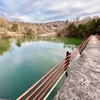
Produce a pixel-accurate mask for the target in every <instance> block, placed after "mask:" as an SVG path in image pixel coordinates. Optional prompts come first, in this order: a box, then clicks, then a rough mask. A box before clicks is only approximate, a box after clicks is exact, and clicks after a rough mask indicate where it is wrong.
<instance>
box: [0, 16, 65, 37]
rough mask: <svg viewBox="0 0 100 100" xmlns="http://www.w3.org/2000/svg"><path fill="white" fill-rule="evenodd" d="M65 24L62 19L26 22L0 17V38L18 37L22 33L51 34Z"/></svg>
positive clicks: (54, 33)
mask: <svg viewBox="0 0 100 100" xmlns="http://www.w3.org/2000/svg"><path fill="white" fill-rule="evenodd" d="M65 26H66V23H65V22H64V21H56V22H48V23H27V22H16V21H14V22H12V21H8V20H6V19H4V18H1V17H0V38H4V37H18V36H23V35H24V34H44V33H45V34H51V35H56V32H58V31H59V30H61V29H63V28H64V27H65Z"/></svg>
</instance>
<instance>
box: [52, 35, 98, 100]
mask: <svg viewBox="0 0 100 100" xmlns="http://www.w3.org/2000/svg"><path fill="white" fill-rule="evenodd" d="M54 100H100V41H99V40H98V39H97V38H96V37H95V36H93V37H92V38H91V40H90V41H89V43H88V45H87V46H86V48H85V49H84V51H83V52H82V54H81V56H80V58H79V60H78V62H77V63H76V65H75V67H74V68H73V69H72V71H71V72H70V74H69V76H68V78H67V79H66V80H65V82H64V84H63V85H62V87H61V88H60V90H59V91H58V93H57V95H56V96H55V98H54Z"/></svg>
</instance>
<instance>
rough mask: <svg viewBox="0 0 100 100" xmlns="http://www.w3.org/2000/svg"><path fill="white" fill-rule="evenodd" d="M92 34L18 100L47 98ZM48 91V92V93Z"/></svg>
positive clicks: (42, 99)
mask: <svg viewBox="0 0 100 100" xmlns="http://www.w3.org/2000/svg"><path fill="white" fill-rule="evenodd" d="M91 37H92V36H90V37H89V38H87V39H86V40H85V41H84V42H82V43H81V44H80V45H79V46H78V47H77V49H75V50H73V51H72V53H69V52H67V53H66V57H65V59H63V60H62V61H61V62H59V63H58V64H57V65H56V66H55V67H53V68H52V69H51V70H50V71H49V72H48V73H47V74H45V75H44V76H43V77H42V78H41V79H40V80H38V81H37V82H36V83H35V84H34V85H33V86H31V87H30V88H29V89H28V90H27V91H26V92H24V93H23V94H22V95H21V96H20V97H19V98H17V100H30V99H33V100H46V98H47V97H48V95H49V94H50V93H51V91H52V90H53V88H54V87H55V86H56V84H57V83H58V82H59V81H60V79H61V78H62V77H63V75H64V74H66V76H67V75H68V73H67V68H68V65H69V64H70V63H71V62H72V61H73V59H74V58H75V57H76V55H77V54H78V53H81V52H82V51H83V49H84V48H85V46H86V45H87V43H88V42H89V40H90V39H91ZM47 93H48V94H47Z"/></svg>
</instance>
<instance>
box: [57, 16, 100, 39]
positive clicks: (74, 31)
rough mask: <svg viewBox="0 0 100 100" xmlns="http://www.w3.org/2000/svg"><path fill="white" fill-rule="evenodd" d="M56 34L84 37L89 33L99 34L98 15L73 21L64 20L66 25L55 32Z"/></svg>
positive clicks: (99, 21)
mask: <svg viewBox="0 0 100 100" xmlns="http://www.w3.org/2000/svg"><path fill="white" fill-rule="evenodd" d="M56 34H57V35H58V36H67V37H77V38H84V37H88V36H89V35H91V34H99V35H100V17H99V16H94V17H93V18H91V17H86V18H83V19H80V18H79V17H77V18H76V19H75V20H73V21H68V20H66V26H65V27H64V28H63V29H61V30H59V31H58V32H57V33H56Z"/></svg>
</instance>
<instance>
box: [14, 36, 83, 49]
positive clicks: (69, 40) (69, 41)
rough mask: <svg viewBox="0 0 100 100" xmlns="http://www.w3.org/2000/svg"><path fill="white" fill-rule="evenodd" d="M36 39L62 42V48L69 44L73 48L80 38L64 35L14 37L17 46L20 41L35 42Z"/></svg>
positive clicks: (19, 44)
mask: <svg viewBox="0 0 100 100" xmlns="http://www.w3.org/2000/svg"><path fill="white" fill-rule="evenodd" d="M36 41H49V42H55V43H64V48H65V47H66V46H69V48H72V49H73V48H74V47H72V45H74V46H78V45H79V44H80V42H81V41H82V40H81V39H74V38H65V37H63V38H62V37H54V36H39V35H26V36H24V37H19V38H17V39H16V45H17V46H18V47H20V46H21V43H24V42H36Z"/></svg>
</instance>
